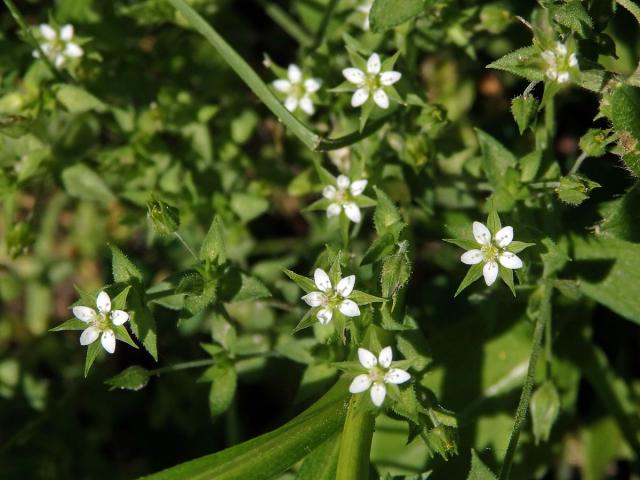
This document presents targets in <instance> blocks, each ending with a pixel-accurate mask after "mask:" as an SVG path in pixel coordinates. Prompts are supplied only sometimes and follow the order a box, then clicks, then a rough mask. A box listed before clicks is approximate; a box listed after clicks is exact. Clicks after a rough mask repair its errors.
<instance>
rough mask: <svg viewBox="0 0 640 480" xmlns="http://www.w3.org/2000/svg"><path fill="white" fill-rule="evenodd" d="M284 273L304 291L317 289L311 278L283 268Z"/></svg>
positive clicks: (308, 291)
mask: <svg viewBox="0 0 640 480" xmlns="http://www.w3.org/2000/svg"><path fill="white" fill-rule="evenodd" d="M283 271H284V274H285V275H286V276H287V277H289V278H290V279H291V280H293V282H294V283H295V284H296V285H298V286H299V287H300V288H301V289H302V290H303V291H304V292H305V293H310V292H316V291H318V287H316V284H315V283H314V281H313V280H311V279H310V278H307V277H303V276H302V275H298V274H297V273H295V272H292V271H291V270H283Z"/></svg>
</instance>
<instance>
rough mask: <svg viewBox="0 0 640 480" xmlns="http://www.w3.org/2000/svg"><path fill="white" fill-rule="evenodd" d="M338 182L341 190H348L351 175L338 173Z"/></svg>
mask: <svg viewBox="0 0 640 480" xmlns="http://www.w3.org/2000/svg"><path fill="white" fill-rule="evenodd" d="M336 184H337V185H338V188H339V189H340V190H346V189H347V188H349V185H350V184H351V180H349V177H347V176H346V175H338V178H336Z"/></svg>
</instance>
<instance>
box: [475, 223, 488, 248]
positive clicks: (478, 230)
mask: <svg viewBox="0 0 640 480" xmlns="http://www.w3.org/2000/svg"><path fill="white" fill-rule="evenodd" d="M473 237H474V238H475V239H476V242H478V243H479V244H480V245H489V244H490V243H491V232H490V231H489V229H488V228H487V227H485V226H484V225H483V224H482V223H480V222H473Z"/></svg>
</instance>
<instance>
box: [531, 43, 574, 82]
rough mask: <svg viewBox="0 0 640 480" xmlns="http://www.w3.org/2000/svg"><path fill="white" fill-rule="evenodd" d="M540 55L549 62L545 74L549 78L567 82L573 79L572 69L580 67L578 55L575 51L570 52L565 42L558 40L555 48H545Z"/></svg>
mask: <svg viewBox="0 0 640 480" xmlns="http://www.w3.org/2000/svg"><path fill="white" fill-rule="evenodd" d="M540 56H541V57H542V59H543V60H544V61H545V63H546V64H547V70H546V72H545V75H546V76H547V78H548V79H549V80H555V81H557V82H558V83H567V82H569V80H571V70H572V69H573V70H575V69H578V57H577V56H576V54H575V53H571V54H568V50H567V46H566V45H565V44H564V43H561V42H557V43H556V48H555V49H554V50H545V51H544V52H542V53H541V54H540Z"/></svg>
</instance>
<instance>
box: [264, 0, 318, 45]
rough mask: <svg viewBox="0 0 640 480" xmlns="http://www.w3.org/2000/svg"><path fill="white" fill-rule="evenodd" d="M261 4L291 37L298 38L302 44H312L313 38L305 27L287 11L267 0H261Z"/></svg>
mask: <svg viewBox="0 0 640 480" xmlns="http://www.w3.org/2000/svg"><path fill="white" fill-rule="evenodd" d="M260 5H261V6H262V8H264V11H265V13H266V14H267V15H269V17H270V18H271V20H273V21H274V22H275V23H277V24H278V26H279V27H280V28H282V30H284V31H285V32H286V33H287V34H289V36H290V37H291V38H293V39H294V40H296V41H297V42H298V43H299V44H300V45H302V46H305V47H307V46H310V45H311V44H312V43H313V39H312V38H311V36H310V35H309V33H307V32H306V31H305V30H304V29H303V28H301V27H300V25H298V24H297V23H296V22H295V20H293V19H292V18H291V17H290V16H289V15H288V14H287V12H285V11H284V10H283V9H282V8H280V7H279V6H278V5H276V4H274V3H273V2H270V1H267V0H260Z"/></svg>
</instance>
